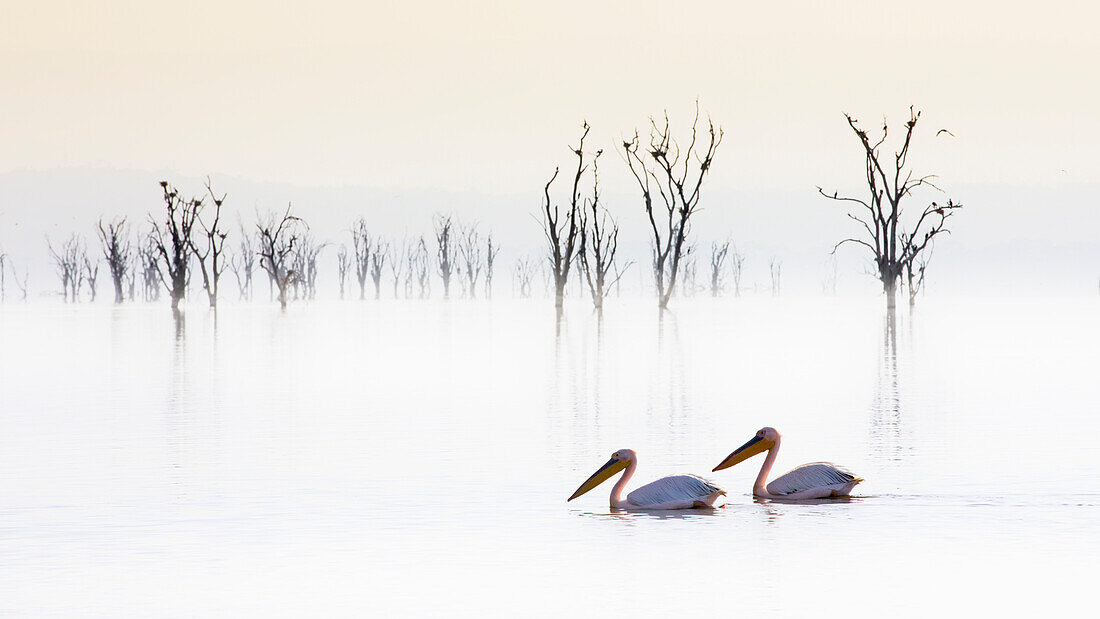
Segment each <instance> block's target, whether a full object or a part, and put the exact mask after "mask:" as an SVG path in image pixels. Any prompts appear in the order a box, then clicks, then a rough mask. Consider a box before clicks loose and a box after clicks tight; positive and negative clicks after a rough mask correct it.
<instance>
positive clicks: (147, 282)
mask: <svg viewBox="0 0 1100 619" xmlns="http://www.w3.org/2000/svg"><path fill="white" fill-rule="evenodd" d="M138 257H139V259H140V260H141V289H142V299H144V300H145V301H147V302H148V301H159V300H160V287H161V282H160V269H159V268H158V267H157V264H158V262H159V258H158V257H157V246H156V241H154V240H153V233H152V232H151V231H150V232H149V233H148V234H146V236H145V238H144V239H143V240H141V241H140V242H139V243H138Z"/></svg>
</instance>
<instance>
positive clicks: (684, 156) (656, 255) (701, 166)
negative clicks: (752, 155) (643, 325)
mask: <svg viewBox="0 0 1100 619" xmlns="http://www.w3.org/2000/svg"><path fill="white" fill-rule="evenodd" d="M698 127H699V102H698V101H696V102H695V120H694V122H692V124H691V140H690V141H689V142H688V146H687V148H686V149H684V150H681V148H680V145H679V143H678V142H677V141H676V140H675V139H673V137H672V130H671V128H670V127H669V120H668V113H667V112H666V113H665V118H664V124H663V125H658V124H657V121H656V120H655V119H652V118H651V119H650V131H649V145H648V146H646V147H643V146H642V143H641V139H640V138H639V136H638V132H637V131H635V132H634V137H633V138H632V139H631V140H629V141H624V142H623V154H624V158H625V159H626V163H627V166H628V167H629V168H630V172H631V173H632V174H633V175H634V179H635V180H636V181H637V183H638V188H639V189H641V192H642V200H643V204H644V206H645V212H646V216H647V217H648V218H649V226H650V230H651V231H652V233H653V262H654V267H653V268H654V276H655V280H656V284H657V303H658V305H659V306H660V307H661V308H662V309H664V308H666V307H668V301H669V299H670V298H671V297H672V293H673V291H674V290H675V289H676V277H677V274H678V273H679V270H680V261H681V259H682V258H683V249H684V241H685V239H686V238H687V236H688V231H689V226H690V223H691V217H692V215H694V214H695V212H696V211H697V210H698V208H699V198H700V195H701V194H700V190H701V189H702V186H703V179H704V178H705V177H706V175H707V173H708V172H709V171H710V169H711V165H712V164H713V162H714V155H715V153H716V152H717V151H718V146H719V145H720V144H721V143H722V137H723V135H724V134H723V133H722V129H721V128H720V127H715V125H714V121H712V120H711V119H710V116H707V139H706V145H705V146H703V145H702V144H700V142H699V141H698ZM654 194H656V195H654ZM657 198H659V199H660V200H661V203H662V206H663V209H662V210H663V212H662V213H661V214H660V215H658V214H656V213H654V201H655V199H657Z"/></svg>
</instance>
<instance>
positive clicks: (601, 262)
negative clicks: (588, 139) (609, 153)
mask: <svg viewBox="0 0 1100 619" xmlns="http://www.w3.org/2000/svg"><path fill="white" fill-rule="evenodd" d="M602 154H603V151H602V150H600V151H596V155H595V156H594V157H593V158H592V196H591V197H590V198H586V199H585V202H584V208H583V209H582V210H581V214H580V218H581V226H580V227H581V242H580V248H579V249H578V250H577V256H578V257H580V260H581V270H582V271H583V272H584V281H585V283H586V284H588V293H589V294H590V295H591V297H592V305H594V306H595V308H596V309H597V310H600V309H603V300H604V299H605V298H606V297H607V295H608V293H609V292H611V287H612V286H613V285H615V284H616V283H618V281H619V278H620V277H622V273H612V268H613V267H614V265H615V254H616V253H617V252H618V250H619V224H618V222H616V221H615V218H614V217H612V216H611V212H610V211H608V210H607V208H606V207H605V206H604V205H603V204H602V203H601V202H600V174H599V163H600V155H602ZM629 266H630V265H629V264H628V265H627V267H629ZM624 272H625V269H624Z"/></svg>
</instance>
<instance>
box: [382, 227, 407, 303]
mask: <svg viewBox="0 0 1100 619" xmlns="http://www.w3.org/2000/svg"><path fill="white" fill-rule="evenodd" d="M408 246H409V239H408V237H401V245H400V246H399V245H397V243H393V244H391V245H390V248H389V256H388V258H387V260H388V261H389V263H390V274H391V275H393V298H395V299H396V298H398V289H399V288H400V286H401V274H402V273H403V272H404V271H405V265H406V262H405V254H406V253H408ZM405 296H408V293H406V294H405Z"/></svg>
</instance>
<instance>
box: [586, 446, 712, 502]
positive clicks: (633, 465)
mask: <svg viewBox="0 0 1100 619" xmlns="http://www.w3.org/2000/svg"><path fill="white" fill-rule="evenodd" d="M637 468H638V454H636V453H634V450H633V449H620V450H619V451H616V452H615V453H613V454H611V459H610V460H608V461H607V463H606V464H604V465H603V466H601V467H600V469H599V470H598V471H596V472H595V473H593V474H592V477H589V478H588V480H587V481H585V482H584V483H583V484H581V487H580V488H577V491H576V492H574V493H573V496H571V497H569V501H572V500H573V499H575V498H577V497H579V496H580V495H582V494H584V493H585V492H588V491H589V490H591V489H593V488H595V487H596V486H598V485H600V484H602V483H603V482H605V481H607V480H608V479H610V478H611V476H612V475H614V474H615V473H618V472H619V471H621V470H623V469H626V473H623V476H622V477H620V478H619V481H617V482H615V485H614V486H613V487H612V488H611V507H615V508H618V509H691V508H693V507H710V506H711V505H713V504H714V502H715V501H716V500H718V497H720V496H723V495H725V494H726V491H725V490H722V489H721V488H719V487H718V486H716V485H714V484H713V483H711V482H709V481H707V480H705V479H703V478H702V477H696V476H695V475H670V476H668V477H662V478H661V479H658V480H657V481H655V482H652V483H648V484H646V485H644V486H642V487H640V488H638V489H636V490H634V492H631V493H630V494H628V495H626V500H625V501H624V500H623V498H622V495H623V488H625V487H626V482H628V481H630V478H631V477H633V476H634V470H635V469H637ZM566 502H568V501H566Z"/></svg>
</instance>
